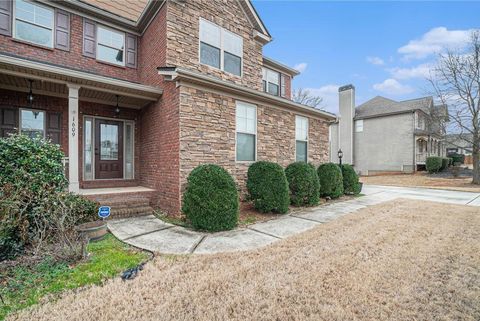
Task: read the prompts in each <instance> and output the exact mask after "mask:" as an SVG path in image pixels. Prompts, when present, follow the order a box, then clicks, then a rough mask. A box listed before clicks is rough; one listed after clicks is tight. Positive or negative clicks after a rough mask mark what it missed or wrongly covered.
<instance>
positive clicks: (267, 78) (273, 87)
mask: <svg viewBox="0 0 480 321" xmlns="http://www.w3.org/2000/svg"><path fill="white" fill-rule="evenodd" d="M262 73H263V91H265V92H267V93H269V94H272V95H275V96H278V95H279V94H280V73H279V72H276V71H273V70H271V69H267V68H262Z"/></svg>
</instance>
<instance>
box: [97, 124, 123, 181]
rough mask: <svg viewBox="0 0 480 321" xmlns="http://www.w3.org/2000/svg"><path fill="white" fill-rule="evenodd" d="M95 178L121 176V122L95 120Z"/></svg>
mask: <svg viewBox="0 0 480 321" xmlns="http://www.w3.org/2000/svg"><path fill="white" fill-rule="evenodd" d="M95 178H96V179H112V178H123V122H119V121H114V120H105V119H96V120H95Z"/></svg>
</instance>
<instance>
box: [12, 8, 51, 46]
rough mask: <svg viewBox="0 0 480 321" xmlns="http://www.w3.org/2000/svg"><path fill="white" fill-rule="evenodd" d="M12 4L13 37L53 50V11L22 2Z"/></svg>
mask: <svg viewBox="0 0 480 321" xmlns="http://www.w3.org/2000/svg"><path fill="white" fill-rule="evenodd" d="M14 4H15V6H14V10H15V20H14V30H15V31H14V37H15V38H17V39H19V40H23V41H27V42H31V43H34V44H37V45H41V46H45V47H50V48H53V26H54V10H53V9H52V8H49V7H46V6H42V5H39V4H37V3H32V2H29V1H24V0H16V1H14Z"/></svg>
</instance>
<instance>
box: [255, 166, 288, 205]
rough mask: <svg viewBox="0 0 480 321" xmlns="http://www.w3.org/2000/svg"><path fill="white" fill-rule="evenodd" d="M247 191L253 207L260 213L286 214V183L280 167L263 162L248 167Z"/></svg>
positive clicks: (283, 172)
mask: <svg viewBox="0 0 480 321" xmlns="http://www.w3.org/2000/svg"><path fill="white" fill-rule="evenodd" d="M247 189H248V193H249V195H250V199H251V200H252V201H253V205H254V206H255V208H256V209H257V210H259V211H260V212H263V213H267V212H276V213H286V212H288V205H289V204H290V197H289V195H288V194H289V192H288V181H287V177H286V176H285V171H284V170H283V168H282V167H281V166H280V165H278V164H276V163H271V162H265V161H260V162H256V163H253V164H252V165H250V167H249V168H248V173H247Z"/></svg>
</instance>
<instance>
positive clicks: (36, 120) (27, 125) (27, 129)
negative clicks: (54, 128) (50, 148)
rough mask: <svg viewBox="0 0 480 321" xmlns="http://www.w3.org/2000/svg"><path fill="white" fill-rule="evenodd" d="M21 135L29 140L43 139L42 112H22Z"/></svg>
mask: <svg viewBox="0 0 480 321" xmlns="http://www.w3.org/2000/svg"><path fill="white" fill-rule="evenodd" d="M21 122H22V134H24V135H27V136H29V137H31V138H34V137H45V113H44V112H43V111H35V110H22V112H21Z"/></svg>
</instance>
